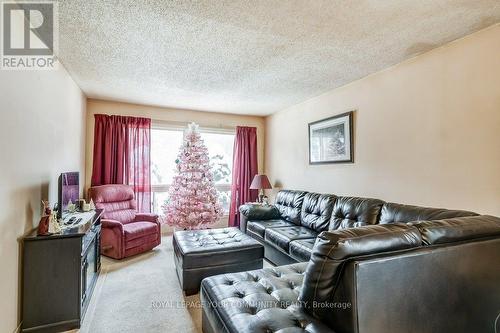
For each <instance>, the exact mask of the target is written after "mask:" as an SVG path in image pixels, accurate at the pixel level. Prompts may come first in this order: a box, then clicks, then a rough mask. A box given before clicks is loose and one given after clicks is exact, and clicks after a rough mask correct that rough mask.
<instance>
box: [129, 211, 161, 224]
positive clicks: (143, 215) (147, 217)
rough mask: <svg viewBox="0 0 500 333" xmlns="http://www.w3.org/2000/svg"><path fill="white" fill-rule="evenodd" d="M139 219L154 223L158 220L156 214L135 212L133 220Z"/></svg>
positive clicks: (138, 220) (137, 220)
mask: <svg viewBox="0 0 500 333" xmlns="http://www.w3.org/2000/svg"><path fill="white" fill-rule="evenodd" d="M140 221H146V222H154V223H156V222H158V214H153V213H137V214H135V219H134V222H140Z"/></svg>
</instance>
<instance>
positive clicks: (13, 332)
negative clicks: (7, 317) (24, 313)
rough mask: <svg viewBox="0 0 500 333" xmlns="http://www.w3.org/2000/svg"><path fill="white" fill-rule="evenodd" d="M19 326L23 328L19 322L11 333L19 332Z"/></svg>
mask: <svg viewBox="0 0 500 333" xmlns="http://www.w3.org/2000/svg"><path fill="white" fill-rule="evenodd" d="M21 326H23V322H22V321H21V322H20V323H19V325H18V326H17V327H16V328H15V329H14V330H13V331H12V333H19V332H21Z"/></svg>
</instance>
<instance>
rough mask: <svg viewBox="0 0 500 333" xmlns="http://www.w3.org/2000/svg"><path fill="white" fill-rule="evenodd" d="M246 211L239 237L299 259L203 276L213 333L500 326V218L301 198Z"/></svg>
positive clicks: (281, 198)
mask: <svg viewBox="0 0 500 333" xmlns="http://www.w3.org/2000/svg"><path fill="white" fill-rule="evenodd" d="M240 212H241V215H242V219H241V228H242V230H244V231H246V232H247V233H248V234H249V235H251V236H252V237H254V238H255V239H257V240H259V241H260V242H262V243H263V244H264V246H265V255H266V257H267V258H268V259H269V260H270V261H272V262H273V263H275V264H278V265H281V264H288V263H293V264H289V265H285V266H278V267H273V268H266V269H260V270H255V271H246V272H240V273H232V274H224V275H217V276H212V277H209V278H206V279H204V280H203V281H202V284H201V299H202V302H203V331H204V332H205V333H211V332H259V333H260V332H262V333H264V332H267V333H270V332H334V333H368V332H369V333H382V332H384V333H401V332H415V333H417V332H419V333H420V332H426V333H433V332H434V333H438V332H439V333H441V332H454V333H459V332H463V333H465V332H495V325H499V321H500V319H498V316H499V315H500V314H499V311H500V283H499V281H500V264H499V263H500V218H498V217H493V216H485V215H478V214H476V213H472V212H467V211H458V210H446V209H435V208H425V207H416V206H408V205H401V204H396V203H387V202H384V201H382V200H377V199H367V198H354V197H337V196H335V195H324V194H317V193H306V192H301V191H281V192H279V194H278V196H277V198H276V204H275V205H274V206H271V207H262V206H255V205H248V206H247V205H244V206H242V207H241V208H240ZM497 329H498V328H497ZM499 332H500V331H499Z"/></svg>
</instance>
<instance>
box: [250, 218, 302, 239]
mask: <svg viewBox="0 0 500 333" xmlns="http://www.w3.org/2000/svg"><path fill="white" fill-rule="evenodd" d="M294 225H295V224H293V223H291V222H288V221H285V220H282V219H274V220H266V221H248V222H247V230H248V231H250V232H252V233H253V234H254V235H257V236H259V237H260V238H262V239H264V234H265V232H266V229H267V228H278V227H293V226H294Z"/></svg>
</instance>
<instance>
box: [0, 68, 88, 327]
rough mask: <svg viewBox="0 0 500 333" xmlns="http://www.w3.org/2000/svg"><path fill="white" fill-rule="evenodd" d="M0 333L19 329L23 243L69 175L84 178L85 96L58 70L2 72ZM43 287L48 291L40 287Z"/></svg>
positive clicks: (0, 84)
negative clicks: (44, 204)
mask: <svg viewBox="0 0 500 333" xmlns="http://www.w3.org/2000/svg"><path fill="white" fill-rule="evenodd" d="M0 95H1V97H0V115H1V118H0V119H1V124H2V130H1V131H0V159H1V164H0V165H1V172H0V265H1V267H2V273H1V274H0V299H1V305H0V332H13V331H14V330H15V329H16V327H17V326H18V324H19V320H20V319H19V316H20V313H19V312H18V309H19V306H20V305H19V304H20V302H19V297H20V270H19V264H20V243H19V238H20V237H21V236H22V235H23V234H24V233H26V232H27V231H29V230H31V229H32V228H33V227H35V226H37V225H38V221H39V219H40V213H41V203H40V201H41V200H42V199H49V200H50V202H51V204H53V203H55V202H56V201H57V178H58V176H59V174H60V173H61V172H64V171H80V176H81V177H84V171H85V170H84V159H85V150H84V145H85V140H84V137H85V96H84V95H83V94H82V92H81V90H80V88H78V86H77V85H76V84H75V83H74V82H73V80H72V79H71V77H70V76H69V75H68V73H67V72H66V71H65V70H64V68H63V67H62V66H60V67H59V70H57V71H5V70H0ZM40 287H41V288H43V286H40Z"/></svg>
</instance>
